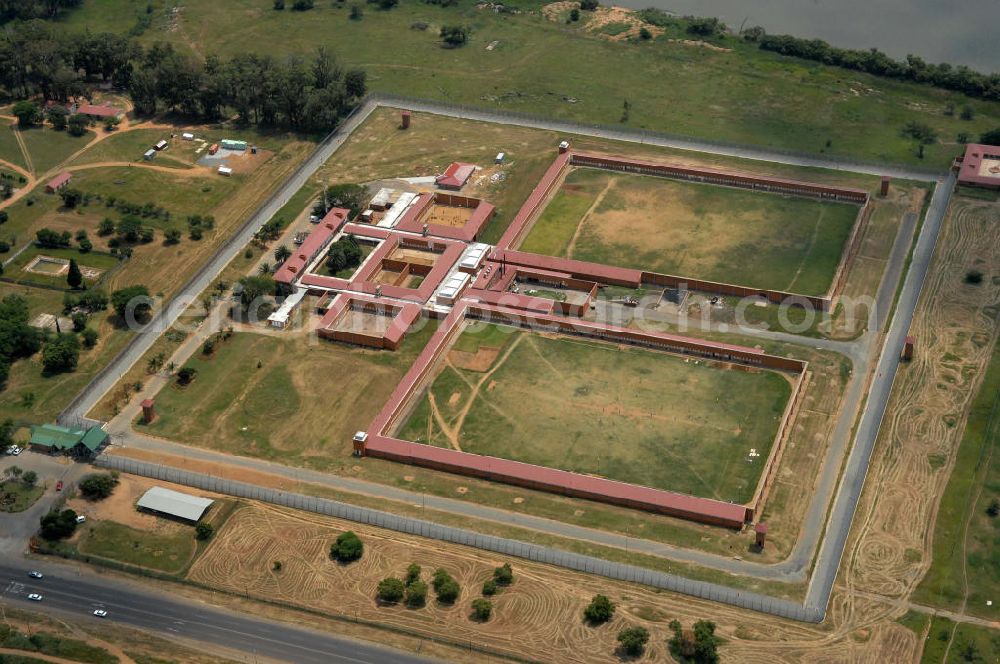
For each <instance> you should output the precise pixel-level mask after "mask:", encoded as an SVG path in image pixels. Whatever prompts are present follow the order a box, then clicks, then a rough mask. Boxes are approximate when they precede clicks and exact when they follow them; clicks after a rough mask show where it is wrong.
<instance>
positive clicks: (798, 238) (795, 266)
mask: <svg viewBox="0 0 1000 664" xmlns="http://www.w3.org/2000/svg"><path fill="white" fill-rule="evenodd" d="M857 215H858V206H856V205H848V204H844V203H829V202H820V201H816V200H813V199H809V198H804V197H795V196H781V195H776V194H767V193H761V192H754V191H746V190H743V189H736V188H729V187H719V186H713V185H704V184H696V183H690V182H680V181H675V180H670V179H667V178H657V177H651V176H642V175H626V174H620V173H614V172H611V171H604V170H599V169H593V168H575V169H573V170H571V171H570V172H569V173H568V174H567V176H566V179H565V181H564V182H563V184H562V186H561V188H560V189H559V191H558V192H557V193H556V195H555V197H554V198H553V199H552V201H551V202H550V203H549V205H548V206H547V207H546V208H545V210H544V211H543V212H542V214H541V215H540V217H539V218H538V220H537V221H536V222H535V224H534V226H533V227H532V229H531V231H530V233H529V234H528V236H527V237H526V238H525V240H524V243H523V244H522V245H521V247H520V248H521V249H522V250H524V251H530V252H533V253H540V254H546V255H549V256H559V257H566V258H575V259H578V260H586V261H592V262H596V263H603V264H610V265H617V266H620V267H630V268H637V269H645V270H649V271H651V272H660V273H665V274H674V275H682V276H689V277H692V278H698V279H706V280H710V281H721V282H723V283H731V284H739V285H745V286H750V287H753V288H769V289H774V290H784V291H789V292H794V293H802V294H804V295H822V294H824V293H825V292H826V291H827V290H828V289H829V287H830V284H831V282H832V281H833V276H834V273H835V272H836V269H837V265H838V263H839V262H840V258H841V255H842V254H843V251H844V244H845V243H846V241H847V238H848V236H849V235H850V233H851V229H852V228H853V227H854V222H855V219H856V218H857Z"/></svg>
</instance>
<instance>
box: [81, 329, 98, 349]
mask: <svg viewBox="0 0 1000 664" xmlns="http://www.w3.org/2000/svg"><path fill="white" fill-rule="evenodd" d="M80 338H81V339H82V340H83V345H84V347H85V348H93V347H94V346H96V345H97V338H98V334H97V330H95V329H94V328H92V327H87V328H84V329H83V331H82V332H80Z"/></svg>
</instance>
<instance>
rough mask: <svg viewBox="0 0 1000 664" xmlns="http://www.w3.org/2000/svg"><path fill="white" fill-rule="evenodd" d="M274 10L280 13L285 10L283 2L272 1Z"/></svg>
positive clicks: (278, 0) (279, 0)
mask: <svg viewBox="0 0 1000 664" xmlns="http://www.w3.org/2000/svg"><path fill="white" fill-rule="evenodd" d="M274 8H275V9H276V10H277V11H281V10H283V9H284V8H285V0H274Z"/></svg>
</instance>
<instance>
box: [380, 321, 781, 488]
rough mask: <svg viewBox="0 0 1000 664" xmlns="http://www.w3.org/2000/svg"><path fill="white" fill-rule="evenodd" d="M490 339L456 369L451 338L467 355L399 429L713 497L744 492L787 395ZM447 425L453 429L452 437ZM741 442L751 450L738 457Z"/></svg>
mask: <svg viewBox="0 0 1000 664" xmlns="http://www.w3.org/2000/svg"><path fill="white" fill-rule="evenodd" d="M499 334H500V332H499V331H498V330H491V331H490V332H489V333H488V339H487V340H485V341H482V342H481V343H482V344H483V345H482V346H480V347H479V349H478V350H479V351H480V352H481V351H482V349H483V348H490V347H492V348H498V347H499V348H501V349H502V350H501V351H500V353H499V355H498V356H497V358H496V359H495V360H494V362H493V364H492V365H491V366H490V369H491V370H492V373H491V374H489V375H487V374H486V373H484V372H482V371H481V368H482V367H478V368H477V370H469V369H466V368H461V367H464V366H468V365H467V364H465V363H464V362H463V358H467V355H466V354H465V353H470V352H475V351H472V350H470V345H469V344H470V342H468V341H464V340H462V341H461V343H460V344H459V346H458V348H459V350H462V351H465V353H463V354H462V355H456V354H454V353H452V354H450V355H449V363H448V364H447V365H446V366H445V367H444V368H443V370H442V371H441V373H440V374H439V375H438V376H437V377H436V378H435V379H434V381H433V383H432V385H431V388H430V390H429V392H428V394H426V395H424V396H423V397H422V398H421V399H420V401H419V402H418V404H417V406H416V408H415V410H414V413H413V414H412V415H411V417H410V419H409V420H408V421H407V422H406V423H405V424H404V426H403V427H402V429H401V431H399V432H398V433H399V435H400V436H402V437H403V438H406V439H407V440H413V441H416V442H422V443H429V444H433V445H438V446H441V447H447V446H453V445H454V443H455V442H457V443H458V444H459V445H460V448H461V449H462V450H463V451H466V452H472V453H475V454H485V455H489V456H497V457H501V458H505V459H513V460H516V461H524V462H527V463H532V464H537V465H541V466H548V467H552V468H560V469H564V470H570V471H574V472H579V473H587V474H596V475H600V476H604V477H608V478H611V479H615V480H620V481H623V482H630V483H634V484H641V485H644V486H650V487H654V488H658V489H667V490H671V491H679V492H682V493H688V494H694V495H698V496H705V497H710V498H717V499H719V500H726V501H733V502H738V503H742V502H745V501H747V500H749V499H750V497H751V496H752V494H753V491H754V489H755V488H756V485H757V480H758V478H759V476H760V472H761V470H762V469H763V463H764V460H765V459H766V458H767V455H768V453H769V452H770V449H771V446H772V444H773V440H774V436H775V434H776V433H777V427H778V423H779V422H780V419H781V416H782V414H783V412H784V408H785V404H786V403H787V400H788V398H789V396H790V393H791V385H790V382H789V381H788V379H786V378H785V377H784V376H781V375H779V374H776V373H773V372H766V371H763V372H755V373H750V372H746V371H736V370H728V369H721V368H716V367H713V366H708V365H707V364H706V363H705V362H703V361H695V360H694V359H686V358H681V357H678V356H674V355H669V354H666V353H659V352H655V351H648V350H643V349H638V348H619V347H618V346H612V345H609V344H602V343H594V342H589V341H583V340H579V339H570V338H563V337H559V338H553V337H547V336H541V335H536V334H533V333H530V332H522V331H515V332H513V333H510V334H504V335H503V337H500V336H499ZM468 336H478V335H476V334H475V333H474V332H471V331H466V332H464V333H463V337H468ZM498 342H499V343H498ZM472 343H473V344H474V343H475V342H472ZM508 352H509V355H508ZM473 391H476V395H475V396H473V395H472V393H473ZM470 399H471V407H470V408H469V409H468V411H467V415H465V416H464V420H463V419H462V417H463V413H465V412H466V411H465V409H466V407H467V406H468V404H469V401H470ZM435 409H437V411H438V412H439V413H440V415H439V416H435V415H434V413H433V411H434V410H435ZM442 424H443V425H444V426H442ZM445 428H447V429H457V430H458V432H459V433H458V436H457V440H456V441H449V439H448V436H447V435H446V433H445V430H444V429H445ZM751 448H756V449H757V451H758V452H759V453H760V454H761V456H760V457H759V458H758V460H757V461H756V462H753V463H748V462H747V460H746V459H747V454H748V452H750V449H751Z"/></svg>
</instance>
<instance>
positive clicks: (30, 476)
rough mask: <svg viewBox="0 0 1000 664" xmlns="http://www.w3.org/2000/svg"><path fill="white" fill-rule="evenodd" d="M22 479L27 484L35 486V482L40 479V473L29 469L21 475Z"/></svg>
mask: <svg viewBox="0 0 1000 664" xmlns="http://www.w3.org/2000/svg"><path fill="white" fill-rule="evenodd" d="M21 481H22V482H24V484H26V485H27V486H35V482H37V481H38V473H36V472H35V471H33V470H29V471H27V472H26V473H25V474H24V475H21Z"/></svg>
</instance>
